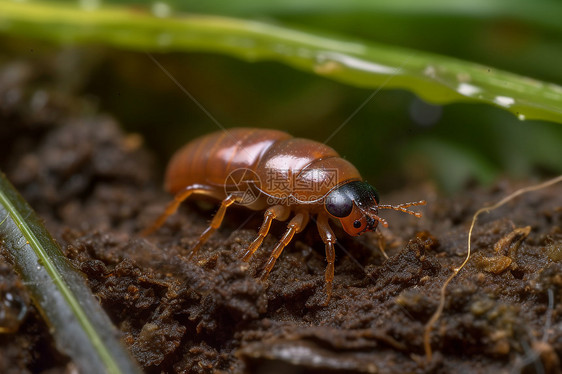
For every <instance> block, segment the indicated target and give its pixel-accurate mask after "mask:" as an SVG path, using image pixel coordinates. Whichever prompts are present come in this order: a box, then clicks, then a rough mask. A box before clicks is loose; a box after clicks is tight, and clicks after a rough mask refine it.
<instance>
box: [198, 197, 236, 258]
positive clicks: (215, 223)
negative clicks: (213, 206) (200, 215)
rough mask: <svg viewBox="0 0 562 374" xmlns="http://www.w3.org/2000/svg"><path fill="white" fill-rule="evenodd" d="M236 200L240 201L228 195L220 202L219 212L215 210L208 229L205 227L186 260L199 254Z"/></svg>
mask: <svg viewBox="0 0 562 374" xmlns="http://www.w3.org/2000/svg"><path fill="white" fill-rule="evenodd" d="M238 200H240V197H237V196H234V195H228V196H227V197H226V199H224V200H223V201H222V203H221V205H220V207H219V210H217V213H216V214H215V216H214V217H213V219H212V220H211V224H210V225H209V227H207V229H205V231H203V233H202V234H201V236H199V240H198V241H197V243H196V244H195V246H194V247H193V248H192V249H191V253H189V255H188V256H187V259H188V260H189V259H191V258H193V256H195V255H196V254H197V252H199V249H201V246H203V244H205V242H206V241H207V240H208V239H209V237H210V236H211V235H212V234H213V232H215V231H216V230H217V229H218V228H219V227H220V226H221V224H222V221H223V219H224V215H225V213H226V209H227V208H228V207H229V206H231V205H232V204H234V203H235V202H236V201H238Z"/></svg>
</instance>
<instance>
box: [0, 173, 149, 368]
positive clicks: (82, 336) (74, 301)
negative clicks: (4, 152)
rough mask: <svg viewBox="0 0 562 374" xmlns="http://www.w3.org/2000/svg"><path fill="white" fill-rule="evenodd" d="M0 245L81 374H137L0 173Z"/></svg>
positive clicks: (80, 283)
mask: <svg viewBox="0 0 562 374" xmlns="http://www.w3.org/2000/svg"><path fill="white" fill-rule="evenodd" d="M0 245H1V246H2V247H4V248H5V249H6V250H7V252H8V254H9V258H10V259H11V261H12V262H13V263H14V267H15V269H16V271H17V272H18V273H19V274H20V276H21V277H22V279H23V280H24V284H25V285H26V287H27V289H28V290H29V292H30V294H31V297H32V299H33V300H34V303H35V305H36V306H37V308H38V309H39V311H40V312H41V314H42V315H43V316H44V317H45V319H46V321H47V323H48V324H49V326H50V327H51V330H52V333H53V335H54V338H55V341H56V343H57V346H58V348H59V349H60V350H61V351H62V352H64V353H65V354H67V355H68V356H70V357H71V359H72V360H73V362H74V363H75V364H76V365H77V366H78V368H79V369H80V372H82V373H115V374H117V373H140V369H139V368H138V367H137V365H136V363H134V362H133V360H132V359H131V357H130V356H129V354H128V352H127V351H126V350H125V348H124V347H123V346H122V345H121V343H120V342H119V333H118V331H117V330H116V329H115V328H114V326H113V324H112V323H111V321H110V320H109V318H108V317H107V315H106V314H105V313H104V311H103V310H102V309H101V307H100V305H99V303H98V302H97V300H96V299H95V298H94V297H93V295H92V293H91V291H90V289H89V288H88V286H87V285H86V281H85V278H84V276H83V275H82V274H81V273H79V272H78V271H76V270H75V269H74V268H73V267H72V265H71V264H70V263H69V262H68V260H67V259H66V257H64V255H63V254H62V252H61V250H60V248H59V247H58V245H57V244H56V243H55V242H54V240H53V238H52V237H51V235H50V234H49V233H48V232H47V230H46V229H45V227H44V226H43V224H42V223H41V221H40V220H39V218H38V217H37V216H36V214H35V213H34V212H33V210H32V209H31V207H30V206H29V205H28V204H27V203H26V202H25V201H24V200H23V198H22V197H21V196H20V195H19V194H18V193H17V191H16V190H15V189H14V187H13V186H12V185H11V184H10V183H9V182H8V180H7V179H6V177H5V176H4V174H2V173H0Z"/></svg>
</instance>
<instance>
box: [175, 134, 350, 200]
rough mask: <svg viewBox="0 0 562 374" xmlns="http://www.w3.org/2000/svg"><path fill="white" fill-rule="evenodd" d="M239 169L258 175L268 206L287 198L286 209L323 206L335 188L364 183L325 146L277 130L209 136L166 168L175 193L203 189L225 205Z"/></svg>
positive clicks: (182, 151) (190, 145) (180, 152)
mask: <svg viewBox="0 0 562 374" xmlns="http://www.w3.org/2000/svg"><path fill="white" fill-rule="evenodd" d="M237 169H248V170H251V171H252V172H253V173H255V174H254V175H257V177H258V178H259V183H258V184H259V185H258V186H257V187H258V188H259V190H260V192H261V193H262V194H263V198H269V201H270V202H269V203H268V204H267V205H270V204H271V203H272V202H271V201H272V199H273V200H275V199H286V198H287V197H291V198H290V199H286V200H287V201H286V203H285V205H287V204H288V205H294V204H300V205H304V204H310V203H314V202H320V201H321V199H323V198H324V197H325V196H326V194H327V193H328V192H329V191H330V190H332V189H333V188H334V187H336V186H338V185H341V184H343V183H346V182H348V181H351V180H361V176H360V174H359V172H358V171H357V169H356V168H355V167H354V166H353V165H352V164H351V163H349V162H348V161H346V160H344V159H342V158H341V157H340V156H339V155H338V153H337V152H336V151H335V150H333V149H332V148H331V147H329V146H327V145H325V144H322V143H319V142H315V141H312V140H307V139H300V138H294V137H292V136H291V135H289V134H287V133H285V132H283V131H278V130H266V129H250V128H236V129H228V130H227V131H218V132H215V133H211V134H208V135H205V136H203V137H201V138H198V139H195V140H193V141H191V142H190V143H188V144H186V145H185V146H184V147H182V148H181V149H180V150H178V151H177V152H176V153H175V155H174V156H173V157H172V159H171V160H170V163H169V164H168V169H167V172H166V179H165V187H166V190H168V191H169V192H171V193H177V192H179V191H181V190H182V189H184V188H185V187H187V186H190V185H194V184H199V185H205V186H208V187H210V188H211V189H212V190H213V191H214V193H212V195H213V197H215V198H217V199H222V198H224V197H225V195H226V193H225V192H224V191H225V185H228V183H229V182H228V176H229V175H230V174H231V173H232V172H233V171H234V170H237ZM276 203H279V201H277V202H276Z"/></svg>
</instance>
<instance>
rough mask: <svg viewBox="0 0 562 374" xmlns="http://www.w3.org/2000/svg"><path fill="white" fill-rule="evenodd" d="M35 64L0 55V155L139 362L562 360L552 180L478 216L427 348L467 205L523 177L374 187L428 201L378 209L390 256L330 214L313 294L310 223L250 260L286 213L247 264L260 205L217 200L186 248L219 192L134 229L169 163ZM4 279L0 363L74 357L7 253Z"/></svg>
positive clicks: (149, 212) (344, 365)
mask: <svg viewBox="0 0 562 374" xmlns="http://www.w3.org/2000/svg"><path fill="white" fill-rule="evenodd" d="M40 78H41V76H38V73H37V69H36V68H35V67H33V66H28V65H26V63H17V64H13V65H10V66H4V67H2V70H1V71H0V124H1V126H0V147H1V149H2V152H0V168H1V170H2V171H4V172H5V173H6V175H7V176H8V178H9V179H10V180H11V181H12V183H13V184H14V185H15V186H16V187H17V188H18V190H19V191H20V192H21V193H22V195H23V196H24V197H25V198H26V199H27V201H28V202H29V203H30V204H31V205H32V206H33V207H34V209H35V210H36V211H37V212H38V214H39V215H40V216H41V217H43V218H44V220H45V224H46V226H47V228H48V229H49V230H50V232H51V233H52V234H53V236H54V237H55V238H56V239H57V241H58V242H59V243H60V244H61V247H62V249H63V251H64V253H65V254H66V256H67V257H68V258H69V260H70V261H71V262H72V263H73V264H74V265H75V266H76V267H77V268H78V269H80V270H81V271H82V272H83V273H84V274H86V276H87V278H88V281H89V285H90V286H91V289H92V292H93V293H94V294H95V295H96V296H97V297H98V298H99V300H100V302H101V304H102V306H103V308H104V309H105V311H106V312H107V313H108V315H109V316H110V318H111V319H112V321H113V322H114V323H115V324H116V326H118V328H119V329H120V330H121V331H122V333H123V341H124V344H125V345H126V346H127V347H128V349H129V350H130V351H131V353H132V355H133V356H134V358H135V359H136V360H137V361H138V362H139V363H140V365H141V366H142V367H143V368H144V369H145V371H146V372H148V373H160V372H165V373H211V372H214V373H217V372H218V373H221V372H222V373H281V372H282V373H332V372H333V373H406V372H419V373H451V372H456V373H474V372H483V373H485V372H487V373H489V372H493V371H498V372H526V373H534V372H536V373H559V372H560V371H561V369H560V357H561V356H562V324H561V319H560V315H561V313H562V304H561V303H560V299H561V297H562V292H561V291H562V263H561V262H560V261H561V260H562V230H561V227H562V186H554V187H551V188H548V189H544V190H541V191H536V192H532V193H529V194H526V195H523V196H521V197H519V198H517V199H516V200H514V201H513V202H511V203H508V204H507V205H505V206H504V207H502V208H500V209H497V210H495V211H493V212H491V213H489V214H485V215H483V216H481V218H479V221H478V223H477V225H476V227H475V230H474V233H473V249H474V251H475V254H474V256H473V257H472V258H471V260H470V261H469V263H468V264H467V266H466V267H465V268H464V269H463V270H462V271H461V272H460V273H459V274H458V276H457V277H456V278H455V279H454V280H453V281H452V282H451V284H450V285H449V288H448V290H447V298H446V302H445V306H444V311H443V315H442V317H441V318H440V319H439V320H438V322H437V323H436V325H435V328H434V329H433V331H432V334H431V345H432V349H433V357H432V360H431V361H430V362H427V361H426V357H425V354H424V346H423V333H424V325H425V324H426V322H427V321H428V320H429V318H430V317H431V316H432V314H433V313H434V311H435V310H436V308H437V306H438V302H439V293H440V288H441V286H442V285H443V283H444V281H445V280H446V278H447V277H448V276H449V275H450V274H451V273H452V271H453V270H452V269H453V268H454V267H456V266H458V265H460V263H461V262H462V261H463V258H464V256H465V253H466V242H467V235H468V229H469V225H470V221H471V219H472V215H473V214H474V212H475V211H476V210H477V209H478V208H480V207H482V206H484V205H485V204H486V203H489V202H495V201H498V200H500V199H501V198H503V197H505V196H506V195H508V194H509V193H511V192H513V191H514V190H516V189H517V188H519V187H522V186H525V185H528V184H532V183H536V181H524V182H518V183H513V182H508V181H502V182H498V183H497V184H496V185H495V186H493V187H491V188H478V187H472V188H468V189H467V190H466V191H465V192H463V193H461V194H458V195H457V196H455V197H442V196H440V195H439V194H438V193H436V192H435V191H434V190H433V189H432V188H431V187H428V186H410V187H408V186H405V188H404V190H402V191H398V192H395V193H392V194H386V195H383V196H382V200H383V201H384V202H385V203H389V202H392V203H394V202H396V203H397V202H403V201H411V200H418V199H422V198H425V199H427V200H428V205H427V207H425V208H423V209H422V211H423V213H424V217H423V218H422V219H419V220H418V219H416V218H414V217H411V216H409V215H405V214H400V213H397V212H388V213H387V212H384V214H383V216H384V218H386V219H387V220H388V222H389V224H390V227H389V228H388V229H383V230H381V233H382V237H383V238H384V243H385V250H386V253H387V255H388V259H386V258H385V257H384V256H383V253H382V252H381V251H380V250H379V242H380V241H379V238H378V237H377V236H376V235H374V234H367V235H363V236H361V237H359V238H350V237H347V236H346V235H345V233H344V232H343V231H342V230H341V229H337V230H336V235H337V236H338V239H339V242H338V243H340V245H339V246H338V247H337V249H336V250H337V259H336V267H335V279H334V290H333V296H332V300H331V301H330V303H329V304H328V305H326V306H324V305H322V303H323V301H324V298H325V291H324V270H325V266H326V261H325V256H324V246H323V244H322V242H321V240H320V238H319V237H318V233H317V232H316V230H315V229H314V228H313V227H312V226H311V227H310V228H309V229H308V230H305V231H304V232H303V233H301V234H299V235H298V236H297V237H296V240H294V242H293V243H292V244H291V245H290V246H289V247H288V248H286V249H285V251H284V253H283V254H282V256H281V257H280V258H279V260H278V261H277V263H276V265H275V268H274V269H273V271H272V272H271V274H270V276H269V279H268V280H267V282H261V281H259V279H257V277H256V275H257V274H259V272H260V270H261V269H263V266H264V264H265V262H266V261H267V258H268V256H269V251H270V250H271V248H272V246H273V245H274V243H275V242H276V240H277V239H278V238H279V237H280V235H281V233H282V231H283V229H284V224H283V223H275V224H274V227H273V229H272V233H271V234H270V235H269V236H268V237H267V238H266V240H265V241H264V245H263V246H262V248H261V249H260V250H259V251H258V252H257V253H256V255H255V256H254V258H253V260H252V261H251V262H250V263H249V264H247V263H245V262H243V261H241V259H240V257H241V254H242V252H243V250H244V249H245V248H246V247H247V246H248V244H249V243H250V242H251V241H252V240H253V239H254V237H255V236H256V234H257V229H258V228H259V225H260V223H261V213H259V212H257V213H255V212H251V211H247V210H244V209H239V210H231V211H229V212H228V213H227V217H226V219H225V223H224V225H223V227H222V228H221V229H220V230H218V231H217V232H216V233H215V234H214V235H213V236H212V237H211V239H210V240H209V241H208V243H207V244H206V245H205V246H204V247H203V248H202V250H201V251H200V253H199V255H198V256H197V258H196V259H195V260H194V261H191V262H190V261H187V260H186V256H187V255H188V254H189V250H190V247H191V246H192V245H193V244H194V243H195V242H196V240H197V238H198V236H199V234H200V233H201V232H202V231H203V230H204V229H205V228H206V227H207V225H208V221H209V219H210V217H211V216H212V214H213V213H214V209H216V206H213V205H208V204H207V205H205V204H198V203H195V202H191V203H186V204H184V205H183V206H182V207H181V209H180V211H179V212H178V213H177V214H175V215H174V216H172V217H170V218H169V219H168V221H167V222H166V223H165V225H164V226H163V227H162V228H161V229H159V230H158V231H157V232H156V233H154V234H153V235H151V236H149V237H148V238H143V237H141V236H140V235H139V232H140V231H141V230H142V229H143V228H145V227H147V226H148V225H150V224H151V223H152V222H153V220H154V219H155V218H156V217H157V216H158V215H159V214H160V213H161V212H162V210H163V209H164V207H165V205H166V203H167V202H168V201H169V199H170V196H168V195H167V194H166V193H165V192H164V191H163V189H162V187H161V185H162V180H161V173H162V169H163V168H164V167H165V165H157V163H156V162H155V161H154V158H153V156H152V155H151V153H150V152H149V151H148V150H147V149H145V148H144V146H143V141H142V137H141V136H140V135H137V134H126V133H124V132H123V131H122V130H121V129H120V126H119V124H118V123H117V122H116V121H115V120H114V119H112V117H111V116H110V115H102V114H99V113H96V111H95V110H93V111H92V110H89V109H88V108H89V106H88V102H87V100H85V99H82V98H75V97H69V96H64V95H61V94H60V93H57V91H56V90H50V89H49V88H45V87H43V88H37V86H36V85H35V84H33V85H31V84H30V82H37V81H38V80H40ZM31 87H33V88H31ZM77 108H79V109H77ZM213 130H214V129H213ZM187 140H188V139H186V141H187ZM344 249H345V251H344ZM0 293H1V294H3V295H4V298H3V299H2V303H3V305H2V306H0V323H1V324H2V326H12V328H10V329H4V330H2V331H1V332H2V334H0V372H2V373H20V372H49V373H58V372H68V371H70V370H71V368H72V363H71V362H70V361H69V359H68V358H66V357H65V356H64V355H62V354H60V353H57V350H56V347H55V344H54V342H53V341H52V340H51V337H50V335H49V331H48V328H47V327H46V326H45V324H44V322H43V321H42V319H41V317H40V315H39V314H38V313H37V311H36V309H35V308H34V306H33V304H32V303H31V301H30V299H29V296H27V294H26V292H25V289H24V287H23V285H22V284H21V282H20V281H19V280H18V277H17V275H16V274H15V273H14V272H13V271H12V270H11V266H10V264H9V262H7V261H6V260H5V259H3V258H0ZM7 294H10V295H11V296H10V297H9V299H10V300H8V299H6V297H5V295H7Z"/></svg>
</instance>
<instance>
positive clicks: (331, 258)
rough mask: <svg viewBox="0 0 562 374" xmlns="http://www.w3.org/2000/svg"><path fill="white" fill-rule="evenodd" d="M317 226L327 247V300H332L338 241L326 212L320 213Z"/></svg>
mask: <svg viewBox="0 0 562 374" xmlns="http://www.w3.org/2000/svg"><path fill="white" fill-rule="evenodd" d="M316 226H317V228H318V233H319V234H320V237H321V238H322V241H323V242H324V245H325V247H326V260H327V261H328V265H326V272H325V275H324V276H325V279H326V302H325V304H328V303H329V302H330V298H331V297H332V282H333V280H334V262H335V260H336V253H335V251H334V244H335V243H336V236H335V235H334V232H333V231H332V228H331V227H330V224H329V222H328V216H327V215H325V214H319V215H318V218H317V221H316Z"/></svg>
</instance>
